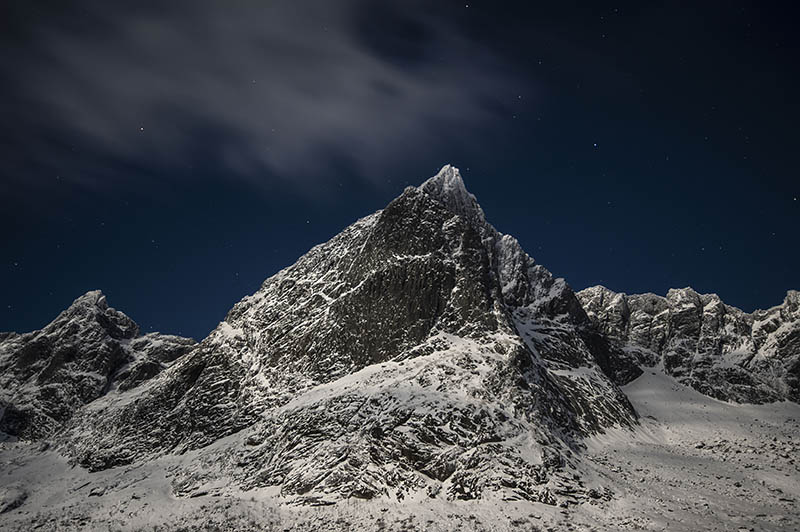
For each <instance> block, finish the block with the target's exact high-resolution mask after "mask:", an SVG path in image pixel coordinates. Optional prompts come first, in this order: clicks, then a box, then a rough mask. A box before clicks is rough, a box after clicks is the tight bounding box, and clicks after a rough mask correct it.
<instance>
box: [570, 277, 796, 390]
mask: <svg viewBox="0 0 800 532" xmlns="http://www.w3.org/2000/svg"><path fill="white" fill-rule="evenodd" d="M578 297H579V298H580V300H581V302H582V304H583V306H584V308H585V309H586V311H587V313H588V314H589V316H590V317H591V319H592V320H593V321H594V322H595V324H596V326H597V327H598V328H599V330H601V331H602V333H603V334H604V335H606V336H607V337H608V338H609V340H610V341H611V342H612V343H613V344H615V345H616V346H617V347H619V348H621V349H623V350H625V351H627V352H628V353H630V354H632V355H633V356H635V357H636V358H637V359H638V360H639V362H640V363H641V364H642V365H646V366H654V365H663V367H664V370H665V371H666V372H667V373H668V374H669V375H672V376H674V377H675V378H677V379H678V380H680V381H681V382H684V383H685V384H688V385H690V386H692V387H693V388H695V389H696V390H698V391H700V392H702V393H704V394H706V395H710V396H712V397H715V398H717V399H723V400H726V401H735V402H746V403H764V402H771V401H780V400H784V399H788V400H791V401H794V402H798V401H800V310H799V309H800V293H798V292H796V291H789V292H788V293H787V295H786V299H785V300H784V302H783V303H782V304H781V305H779V306H776V307H773V308H771V309H769V310H757V311H755V312H753V313H751V314H748V313H745V312H743V311H741V310H739V309H738V308H735V307H732V306H730V305H726V304H725V303H723V302H722V301H721V300H720V298H719V297H718V296H717V295H716V294H698V293H697V292H695V291H694V290H692V289H691V288H683V289H679V290H670V291H669V292H668V293H667V295H666V297H662V296H657V295H655V294H640V295H626V294H617V293H614V292H612V291H611V290H608V289H607V288H605V287H602V286H595V287H592V288H587V289H585V290H582V291H581V292H579V293H578Z"/></svg>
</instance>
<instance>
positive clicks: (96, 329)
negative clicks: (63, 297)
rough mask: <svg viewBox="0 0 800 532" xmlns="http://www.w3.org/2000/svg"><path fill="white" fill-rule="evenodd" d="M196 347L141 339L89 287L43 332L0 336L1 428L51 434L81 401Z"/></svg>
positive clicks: (121, 386)
mask: <svg viewBox="0 0 800 532" xmlns="http://www.w3.org/2000/svg"><path fill="white" fill-rule="evenodd" d="M194 345H195V342H194V341H193V340H191V339H187V338H181V337H178V336H169V335H163V334H157V333H153V334H147V335H144V336H141V335H140V332H139V327H138V326H137V325H136V323H134V321H133V320H131V319H130V318H129V317H128V316H126V315H125V314H123V313H122V312H119V311H117V310H114V309H113V308H110V307H109V306H108V304H107V302H106V298H105V296H103V294H102V293H101V292H99V291H94V292H89V293H87V294H85V295H83V296H82V297H80V298H78V299H76V300H75V302H73V303H72V305H70V307H69V308H68V309H67V310H65V311H64V312H62V313H61V314H59V316H58V317H57V318H56V319H55V320H53V322H52V323H50V324H49V325H47V326H46V327H45V328H44V329H42V330H39V331H34V332H31V333H27V334H15V333H5V334H4V335H2V336H0V430H2V431H3V432H5V433H6V434H10V435H12V436H17V437H22V438H28V439H35V438H42V437H45V436H49V435H51V434H53V433H54V432H55V431H56V430H58V429H59V428H60V427H61V426H62V425H63V423H64V422H66V421H67V420H69V419H70V417H71V416H72V414H73V413H74V412H75V411H76V410H78V409H79V408H81V407H82V406H84V405H86V404H88V403H90V402H92V401H94V400H95V399H98V398H99V397H102V396H104V395H106V394H108V393H109V392H111V391H119V392H122V391H127V390H130V389H132V388H135V387H136V386H138V385H139V384H140V383H141V382H143V381H145V380H147V379H149V378H151V377H153V376H155V375H156V374H158V373H159V372H160V371H162V370H163V369H165V368H166V367H167V366H168V365H169V364H170V363H171V362H172V361H174V360H175V359H176V358H178V357H180V356H181V355H183V354H185V353H187V352H188V351H189V350H191V349H192V348H193V347H194Z"/></svg>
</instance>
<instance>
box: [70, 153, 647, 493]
mask: <svg viewBox="0 0 800 532" xmlns="http://www.w3.org/2000/svg"><path fill="white" fill-rule="evenodd" d="M597 334H598V333H597V331H596V330H595V326H594V325H593V324H592V322H591V321H590V320H589V319H588V317H587V316H586V314H585V313H584V311H583V309H582V307H581V305H580V302H579V301H578V300H577V298H576V297H575V294H574V293H573V292H572V290H571V289H570V288H569V287H568V286H567V284H566V283H565V282H564V281H563V280H562V279H556V278H554V277H553V276H552V275H551V274H550V273H549V272H548V271H547V270H546V269H544V268H543V267H542V266H540V265H538V264H536V263H535V262H534V261H533V259H531V258H530V257H528V256H527V255H526V254H525V253H524V251H522V249H521V248H520V246H519V244H518V243H517V242H516V240H514V239H513V238H511V237H507V236H504V235H501V234H500V233H498V232H497V231H496V230H495V229H494V228H493V227H491V225H489V224H488V223H486V221H485V219H484V215H483V212H482V210H481V209H480V207H479V206H478V204H477V202H476V201H475V198H474V196H472V195H471V194H469V193H468V192H467V191H466V189H465V188H464V184H463V181H462V180H461V176H460V175H459V173H458V170H457V169H455V168H453V167H450V166H446V167H445V168H443V169H442V171H441V172H440V173H439V174H438V175H437V176H435V177H433V178H431V179H430V180H428V181H427V182H425V183H424V184H423V185H422V186H420V187H419V188H414V187H409V188H408V189H406V190H405V192H404V193H403V194H402V195H401V196H400V197H398V198H397V199H395V200H394V201H393V202H392V203H390V204H389V205H388V206H387V207H386V208H385V209H383V210H382V211H379V212H377V213H375V214H373V215H370V216H367V217H366V218H363V219H361V220H359V221H357V222H356V223H354V224H353V225H351V226H350V227H348V228H346V229H345V230H344V231H342V233H340V234H339V235H337V236H336V237H334V238H333V239H331V240H330V241H328V242H326V243H324V244H321V245H319V246H317V247H315V248H313V249H312V250H310V251H309V252H308V253H307V254H306V255H304V256H303V257H301V258H300V259H299V260H298V261H297V263H295V264H294V265H292V266H290V267H288V268H286V269H285V270H283V271H281V272H279V273H278V274H276V275H275V276H273V277H271V278H269V279H267V280H266V281H265V282H264V284H263V285H262V287H261V288H260V289H259V290H258V292H256V293H255V294H253V295H252V296H249V297H246V298H244V299H243V300H242V301H241V302H239V303H238V304H236V305H235V306H234V307H233V309H231V311H230V312H229V313H228V316H227V317H226V318H225V321H223V322H222V323H221V324H220V325H219V326H218V327H217V329H216V330H215V331H213V332H212V333H211V334H210V335H209V336H208V337H207V338H206V339H205V340H204V341H203V342H201V344H200V345H199V346H198V348H197V349H195V350H193V351H192V352H191V353H189V354H187V355H185V356H183V357H181V358H180V359H179V360H177V361H176V362H175V363H174V364H173V365H172V366H171V367H170V368H168V369H167V370H166V371H164V372H162V373H160V374H159V375H158V376H156V377H155V378H154V379H151V380H150V381H149V382H148V384H147V386H145V387H141V388H139V389H137V390H134V391H133V392H132V393H135V394H136V395H135V400H125V401H118V402H113V401H107V402H105V403H101V404H96V405H95V406H93V408H92V409H91V410H90V411H86V412H84V413H82V415H81V417H76V418H75V419H73V421H72V422H71V424H70V428H69V430H68V433H67V435H66V438H65V442H66V443H65V445H64V447H63V448H64V450H65V451H66V452H68V453H70V454H71V455H72V456H73V457H74V458H75V459H76V461H77V462H78V463H80V464H81V465H83V466H85V467H88V468H90V469H103V468H106V467H112V466H115V465H119V464H124V463H128V462H130V461H133V460H137V459H141V458H144V457H147V456H149V455H152V454H153V453H160V452H165V451H178V452H180V451H183V450H187V449H196V448H200V447H203V446H206V445H208V444H209V443H212V442H217V441H219V440H220V438H223V437H225V436H228V435H231V434H234V433H237V436H236V437H234V438H232V439H228V440H225V441H226V442H228V443H226V444H225V445H224V446H222V450H221V448H220V446H221V445H222V444H215V446H213V449H212V448H209V449H207V450H206V451H205V452H204V453H203V454H202V456H203V457H204V458H202V459H203V460H206V461H207V462H208V464H210V465H209V468H222V469H224V470H225V471H227V473H226V474H227V475H230V476H233V477H234V478H237V479H238V481H239V482H240V483H241V484H242V485H244V486H250V487H251V486H280V487H281V490H282V492H283V493H284V494H285V495H289V496H297V497H301V498H303V500H314V499H315V498H318V497H330V498H333V499H336V498H342V497H351V496H353V497H374V496H378V495H392V496H395V497H398V498H400V497H403V496H405V495H407V494H410V493H412V492H415V491H419V490H427V491H428V492H429V493H431V494H432V495H433V496H436V494H438V493H442V494H444V495H446V496H447V497H450V498H462V499H468V498H476V497H480V496H482V494H483V493H486V492H498V491H502V492H503V493H506V495H507V496H509V497H512V498H515V497H516V498H526V499H535V500H546V501H549V502H553V501H555V500H556V499H558V496H557V495H554V493H556V490H558V489H559V488H558V485H559V482H560V481H559V478H560V475H561V474H562V473H564V471H565V468H568V467H569V464H570V462H571V460H573V452H574V450H575V449H577V448H579V447H580V446H581V444H580V440H581V437H582V436H583V435H586V434H590V433H593V432H596V431H600V430H602V429H603V428H604V427H607V426H611V425H629V424H632V423H635V418H636V415H635V413H634V411H633V409H632V408H631V406H630V404H629V403H628V401H627V399H626V398H625V396H624V395H623V394H622V393H621V392H620V391H619V389H618V388H617V387H616V385H615V384H614V383H613V382H612V380H611V379H610V378H609V377H608V376H607V375H606V373H604V371H603V369H604V368H606V369H608V370H609V372H610V374H613V373H614V371H616V370H615V369H614V368H616V366H615V364H616V365H617V366H624V363H622V362H620V360H618V359H617V358H616V357H617V355H619V354H620V353H621V352H617V351H614V350H613V349H612V348H611V347H609V346H608V345H606V344H603V343H602V341H600V340H598V339H597ZM596 353H597V354H598V355H602V357H601V358H602V362H603V367H602V368H601V366H600V365H598V356H596ZM623 362H624V361H623ZM617 369H618V368H617ZM618 373H619V374H620V375H621V374H623V373H624V372H623V371H621V370H620V371H619V372H618ZM623 380H624V379H623ZM100 426H102V427H103V429H102V430H92V429H91V427H100ZM87 427H89V429H88V430H87ZM564 474H565V473H564ZM179 477H180V476H179ZM203 481H204V480H203V478H196V476H194V473H190V472H186V473H185V477H183V478H178V479H177V480H176V485H175V489H176V493H185V492H188V491H191V489H192V487H193V486H196V485H197V484H198V483H200V482H203Z"/></svg>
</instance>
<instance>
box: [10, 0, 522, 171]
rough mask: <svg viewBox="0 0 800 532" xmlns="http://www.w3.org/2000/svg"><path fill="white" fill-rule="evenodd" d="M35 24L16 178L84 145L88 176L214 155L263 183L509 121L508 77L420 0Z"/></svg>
mask: <svg viewBox="0 0 800 532" xmlns="http://www.w3.org/2000/svg"><path fill="white" fill-rule="evenodd" d="M423 5H424V4H420V5H419V6H423ZM419 6H418V7H419ZM412 13H413V14H412ZM28 24H29V26H28V27H27V28H26V33H24V34H22V35H21V36H18V38H17V40H16V41H15V42H14V43H13V46H10V47H9V48H8V50H10V52H11V53H9V54H4V57H5V58H4V59H0V73H2V74H3V75H4V77H7V78H8V79H13V80H14V81H13V82H12V83H9V84H7V85H6V87H7V88H6V90H7V91H9V92H10V93H11V94H9V95H8V96H7V97H6V98H5V99H4V101H5V103H4V104H2V105H3V107H2V112H3V114H4V115H6V117H8V118H9V121H10V122H7V124H14V125H15V127H14V128H13V131H12V128H9V130H7V131H6V133H5V134H4V136H5V137H6V139H7V140H8V141H9V142H7V143H6V144H7V145H8V146H12V147H13V150H12V152H11V153H9V154H7V156H6V157H5V159H6V162H5V163H4V167H5V169H4V171H3V172H4V173H5V174H6V176H7V177H11V178H16V179H32V178H33V177H32V176H35V175H37V171H35V170H34V169H37V168H38V170H39V171H41V170H43V169H47V171H48V172H49V171H50V169H49V166H51V165H57V164H59V159H58V156H57V153H61V152H64V153H67V154H68V153H69V152H70V150H73V151H74V150H75V149H76V148H75V146H78V148H79V150H80V151H81V153H83V154H84V156H83V158H82V159H81V160H82V161H84V162H86V161H88V162H87V163H86V164H87V166H86V167H85V168H82V169H76V171H75V172H73V175H72V176H71V177H72V178H73V179H81V178H85V177H86V176H89V175H91V176H93V177H92V178H97V177H98V176H102V177H103V178H108V176H111V175H113V174H114V173H115V172H112V170H111V168H110V166H111V165H107V166H105V167H104V161H116V162H120V161H122V162H124V163H128V164H130V165H132V166H133V167H138V166H144V167H149V165H156V166H163V167H175V166H180V165H186V164H192V163H193V162H197V161H198V160H213V161H215V163H216V164H219V165H220V167H221V168H225V169H227V170H229V172H230V174H229V175H231V176H237V177H240V178H244V179H249V180H253V181H256V182H257V181H259V180H262V179H264V178H265V177H264V176H265V175H273V176H274V175H280V176H286V177H287V178H293V177H294V176H296V175H300V174H306V175H307V174H312V173H314V171H315V170H316V169H319V168H320V167H322V166H324V165H326V164H328V162H329V161H330V159H331V158H332V157H335V158H339V159H345V160H347V161H348V164H350V165H352V167H353V168H354V169H355V170H356V171H357V172H358V173H359V174H360V175H362V176H366V177H369V176H371V175H374V174H375V173H376V172H377V169H378V168H380V167H382V166H385V165H387V164H390V163H391V162H392V161H393V160H397V159H398V158H401V157H408V156H409V154H414V153H419V152H420V151H425V150H435V149H436V147H437V146H439V145H440V144H441V141H442V139H443V138H453V137H458V136H459V135H462V134H463V132H464V131H465V130H466V129H467V128H472V127H475V126H479V125H481V124H484V123H486V122H487V121H491V120H492V119H494V118H496V116H497V109H498V105H499V104H498V102H499V101H501V100H502V98H503V96H504V94H503V93H504V91H505V90H506V87H507V86H508V85H507V84H508V83H509V78H508V73H507V72H505V71H504V68H503V66H502V65H501V64H500V63H499V62H498V61H497V59H496V58H494V57H492V56H491V55H490V54H489V53H488V52H485V51H482V50H481V49H480V48H479V47H477V46H476V45H475V44H474V43H472V42H470V41H469V40H468V39H466V38H464V37H463V36H462V35H461V34H460V33H459V31H458V30H457V29H456V28H455V27H454V26H453V25H451V24H449V23H448V22H447V20H443V19H442V18H440V17H437V16H435V15H433V14H430V13H429V14H425V10H424V9H419V10H412V9H410V8H409V6H408V4H407V3H405V2H404V3H403V4H402V5H400V4H391V3H378V2H371V3H361V2H355V1H337V2H330V1H319V2H307V1H303V2H301V1H275V2H262V1H259V2H256V1H253V2H218V1H212V0H194V1H185V2H183V1H181V2H158V3H155V4H151V3H145V4H142V3H135V5H129V6H127V7H121V5H120V4H119V3H117V2H91V3H88V4H85V6H84V8H83V9H81V10H80V11H78V10H72V9H68V10H63V11H62V12H60V13H57V14H54V15H52V16H47V17H44V16H42V18H41V19H38V18H36V17H33V18H32V19H31V17H28ZM114 168H116V169H117V170H118V168H119V165H118V164H116V165H115V166H114ZM53 171H57V168H53ZM104 171H107V172H108V175H106V174H104Z"/></svg>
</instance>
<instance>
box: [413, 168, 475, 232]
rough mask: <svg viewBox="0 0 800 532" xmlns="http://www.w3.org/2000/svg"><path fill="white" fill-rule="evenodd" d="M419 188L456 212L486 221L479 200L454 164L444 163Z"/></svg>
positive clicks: (465, 216) (470, 218) (468, 217)
mask: <svg viewBox="0 0 800 532" xmlns="http://www.w3.org/2000/svg"><path fill="white" fill-rule="evenodd" d="M419 190H421V191H422V192H424V193H425V194H427V195H428V196H431V197H432V198H436V199H437V200H439V201H440V202H442V203H443V204H444V205H445V206H446V207H447V208H448V209H450V210H451V211H452V212H453V213H454V214H458V215H459V216H463V217H464V218H466V219H467V220H470V221H474V222H478V223H480V224H483V223H485V222H486V219H485V218H484V215H483V210H482V209H481V207H480V205H478V201H477V200H476V199H475V196H473V195H472V194H470V193H469V192H468V191H467V188H466V186H464V179H463V178H462V177H461V172H460V171H459V170H458V168H456V167H455V166H453V165H450V164H446V165H444V166H443V167H442V169H441V170H439V172H438V173H437V174H436V175H435V176H433V177H431V178H430V179H428V180H427V181H425V182H424V183H422V185H420V187H419Z"/></svg>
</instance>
